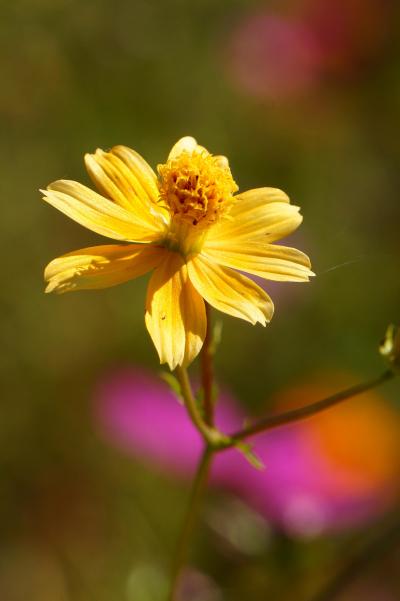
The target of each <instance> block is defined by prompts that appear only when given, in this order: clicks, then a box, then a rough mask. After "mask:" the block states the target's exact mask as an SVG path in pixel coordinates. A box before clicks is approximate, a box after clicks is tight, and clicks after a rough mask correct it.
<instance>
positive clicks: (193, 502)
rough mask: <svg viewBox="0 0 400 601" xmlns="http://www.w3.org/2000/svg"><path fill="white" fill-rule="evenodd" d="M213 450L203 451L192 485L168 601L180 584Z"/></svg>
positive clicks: (172, 597)
mask: <svg viewBox="0 0 400 601" xmlns="http://www.w3.org/2000/svg"><path fill="white" fill-rule="evenodd" d="M213 452H214V451H213V450H212V449H211V448H210V447H208V446H207V447H206V448H205V449H204V451H203V454H202V457H201V459H200V462H199V465H198V467H197V471H196V475H195V477H194V481H193V485H192V490H191V493H190V498H189V505H188V508H187V512H186V516H185V520H184V523H183V527H182V530H181V533H180V536H179V539H178V544H177V548H176V552H175V556H174V560H173V566H172V577H171V588H170V592H169V595H168V601H175V595H176V592H177V586H178V584H179V576H180V573H181V570H182V567H183V565H184V562H185V559H186V554H187V549H188V545H189V541H190V537H191V535H192V532H193V528H194V525H195V523H196V518H197V514H198V509H199V505H200V501H201V496H202V492H203V490H204V488H205V486H206V484H207V478H208V473H209V469H210V465H211V460H212V456H213Z"/></svg>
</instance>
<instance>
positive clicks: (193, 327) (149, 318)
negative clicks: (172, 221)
mask: <svg viewBox="0 0 400 601" xmlns="http://www.w3.org/2000/svg"><path fill="white" fill-rule="evenodd" d="M145 319H146V326H147V329H148V331H149V333H150V336H151V338H152V340H153V342H154V345H155V347H156V349H157V352H158V354H159V357H160V363H168V365H169V367H170V369H171V370H173V369H175V367H176V366H177V365H188V364H189V363H190V362H191V361H193V359H194V358H195V357H196V355H197V354H198V353H199V351H200V349H201V347H202V345H203V341H204V337H205V335H206V327H207V319H206V313H205V307H204V301H203V299H202V298H201V296H200V295H199V294H198V293H197V292H196V290H195V288H194V287H193V285H192V283H191V282H190V280H189V279H188V275H187V268H186V265H185V263H184V261H183V259H182V257H181V256H180V255H179V254H177V253H172V252H167V251H166V254H165V255H164V259H163V261H162V263H161V264H160V265H159V266H158V267H157V269H156V270H155V272H154V273H153V275H152V277H151V279H150V282H149V287H148V293H147V301H146V318H145Z"/></svg>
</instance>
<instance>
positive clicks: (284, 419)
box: [226, 370, 396, 448]
mask: <svg viewBox="0 0 400 601" xmlns="http://www.w3.org/2000/svg"><path fill="white" fill-rule="evenodd" d="M395 375H396V374H395V372H393V371H391V370H387V371H385V372H383V374H381V375H380V376H378V377H377V378H374V379H373V380H369V381H368V382H364V383H362V384H356V385H355V386H351V387H350V388H347V389H346V390H342V391H341V392H337V393H336V394H333V395H332V396H329V397H327V398H325V399H322V400H321V401H317V402H316V403H311V404H310V405H306V406H305V407H300V408H299V409H293V410H292V411H286V412H285V413H280V414H278V415H271V416H268V417H265V418H264V419H261V420H260V421H258V422H257V423H255V424H253V425H251V426H248V427H247V428H244V429H243V430H240V431H239V432H235V433H234V434H232V435H231V436H230V437H229V438H230V440H231V441H232V442H231V444H229V445H228V446H227V447H226V448H228V447H229V446H232V445H234V444H235V442H237V441H238V440H243V439H244V438H248V437H249V436H254V435H255V434H259V433H260V432H265V431H266V430H271V429H272V428H277V427H278V426H284V425H285V424H290V423H292V422H296V421H298V420H301V419H304V418H306V417H311V416H312V415H315V414H316V413H319V412H320V411H323V410H325V409H328V408H329V407H333V406H334V405H337V404H338V403H340V402H341V401H345V400H347V399H350V398H352V397H354V396H357V395H359V394H362V393H363V392H366V391H367V390H371V389H372V388H375V387H376V386H379V384H383V382H386V381H387V380H391V379H392V378H394V376H395Z"/></svg>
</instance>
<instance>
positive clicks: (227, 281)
mask: <svg viewBox="0 0 400 601" xmlns="http://www.w3.org/2000/svg"><path fill="white" fill-rule="evenodd" d="M188 273H189V277H190V279H191V281H192V282H193V284H194V286H195V288H196V289H197V291H198V292H199V293H200V294H201V296H202V297H203V298H204V299H205V300H206V301H207V302H208V303H209V304H210V305H212V306H213V307H215V308H216V309H218V310H219V311H223V312H224V313H228V315H233V316H234V317H240V318H241V319H245V320H246V321H249V322H250V323H252V324H255V323H257V322H260V323H261V324H262V325H265V324H266V323H267V322H269V321H270V320H271V318H272V315H273V312H274V305H273V303H272V301H271V299H270V298H269V296H268V294H267V293H266V292H265V291H264V290H262V289H261V288H260V287H259V286H257V284H255V283H254V282H252V281H251V280H250V279H249V278H247V277H245V276H243V275H241V274H240V273H237V272H235V271H233V270H232V269H227V268H226V267H221V266H219V265H217V264H216V263H214V262H213V261H209V260H208V259H207V258H205V257H203V256H202V255H197V256H195V257H193V258H192V259H191V260H189V262H188Z"/></svg>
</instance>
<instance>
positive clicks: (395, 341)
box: [379, 323, 400, 369]
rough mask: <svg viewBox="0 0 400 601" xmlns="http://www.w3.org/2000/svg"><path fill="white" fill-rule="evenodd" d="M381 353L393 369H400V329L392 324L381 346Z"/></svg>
mask: <svg viewBox="0 0 400 601" xmlns="http://www.w3.org/2000/svg"><path fill="white" fill-rule="evenodd" d="M379 352H380V354H381V355H382V357H384V358H385V359H386V360H387V361H389V363H390V365H391V367H395V368H397V369H399V368H400V328H399V326H396V325H394V324H392V323H391V324H390V325H389V326H388V328H387V330H386V333H385V337H384V339H383V340H382V342H381V343H380V345H379Z"/></svg>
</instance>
